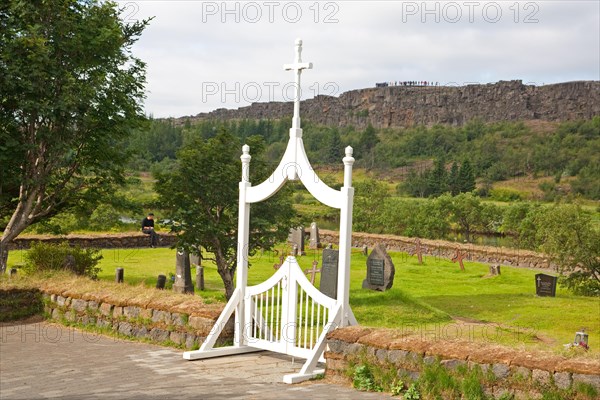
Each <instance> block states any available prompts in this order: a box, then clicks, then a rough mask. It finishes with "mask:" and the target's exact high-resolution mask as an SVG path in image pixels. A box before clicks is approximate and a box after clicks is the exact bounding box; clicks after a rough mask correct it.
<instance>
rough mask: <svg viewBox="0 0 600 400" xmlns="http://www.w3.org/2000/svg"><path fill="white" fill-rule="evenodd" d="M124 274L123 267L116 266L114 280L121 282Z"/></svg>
mask: <svg viewBox="0 0 600 400" xmlns="http://www.w3.org/2000/svg"><path fill="white" fill-rule="evenodd" d="M124 274H125V270H124V269H123V268H117V269H116V270H115V282H117V283H123V276H124Z"/></svg>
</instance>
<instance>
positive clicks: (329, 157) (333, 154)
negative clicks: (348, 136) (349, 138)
mask: <svg viewBox="0 0 600 400" xmlns="http://www.w3.org/2000/svg"><path fill="white" fill-rule="evenodd" d="M328 136H329V138H328V139H329V140H328V144H327V153H326V154H325V161H326V162H328V163H339V162H340V161H341V159H342V158H343V157H344V149H343V145H342V139H341V138H340V132H339V131H338V130H337V129H333V131H332V132H330V133H329V135H328Z"/></svg>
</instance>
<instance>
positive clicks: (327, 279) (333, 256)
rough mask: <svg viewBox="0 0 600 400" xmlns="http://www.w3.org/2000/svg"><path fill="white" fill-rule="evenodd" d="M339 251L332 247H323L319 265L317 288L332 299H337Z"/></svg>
mask: <svg viewBox="0 0 600 400" xmlns="http://www.w3.org/2000/svg"><path fill="white" fill-rule="evenodd" d="M339 257H340V255H339V251H338V250H333V249H324V250H323V258H322V260H323V261H322V265H321V283H320V284H319V290H320V291H321V293H323V294H324V295H326V296H329V297H331V298H332V299H337V278H338V263H339Z"/></svg>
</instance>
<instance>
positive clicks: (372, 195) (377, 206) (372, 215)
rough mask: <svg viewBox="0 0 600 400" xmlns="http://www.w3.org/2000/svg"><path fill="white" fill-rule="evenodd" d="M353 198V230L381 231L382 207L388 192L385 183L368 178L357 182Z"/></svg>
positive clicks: (388, 195)
mask: <svg viewBox="0 0 600 400" xmlns="http://www.w3.org/2000/svg"><path fill="white" fill-rule="evenodd" d="M354 187H355V190H356V195H355V198H354V216H353V225H354V230H356V231H358V232H371V233H377V232H380V231H381V226H382V221H381V216H382V215H383V208H384V206H385V202H386V200H387V199H389V197H390V194H389V191H388V189H387V187H386V186H385V184H383V183H381V182H379V181H376V180H374V179H369V180H367V181H363V182H357V183H356V184H355V185H354Z"/></svg>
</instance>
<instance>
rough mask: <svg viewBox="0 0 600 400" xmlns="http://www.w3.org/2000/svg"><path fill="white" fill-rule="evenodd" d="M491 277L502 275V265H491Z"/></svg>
mask: <svg viewBox="0 0 600 400" xmlns="http://www.w3.org/2000/svg"><path fill="white" fill-rule="evenodd" d="M490 275H492V276H496V275H500V265H490Z"/></svg>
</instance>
